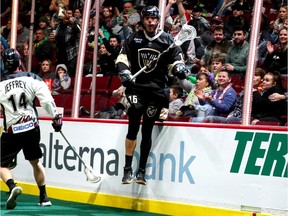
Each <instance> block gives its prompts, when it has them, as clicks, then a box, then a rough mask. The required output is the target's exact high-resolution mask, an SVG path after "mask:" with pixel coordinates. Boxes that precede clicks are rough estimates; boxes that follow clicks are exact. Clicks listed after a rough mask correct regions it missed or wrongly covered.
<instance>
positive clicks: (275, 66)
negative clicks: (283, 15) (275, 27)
mask: <svg viewBox="0 0 288 216" xmlns="http://www.w3.org/2000/svg"><path fill="white" fill-rule="evenodd" d="M267 51H268V53H267V56H266V58H265V60H264V67H266V68H267V69H268V71H274V70H277V71H279V72H280V73H281V74H287V51H288V30H287V27H283V28H282V29H281V30H280V31H279V38H278V44H274V45H273V44H272V43H271V42H270V41H268V42H267Z"/></svg>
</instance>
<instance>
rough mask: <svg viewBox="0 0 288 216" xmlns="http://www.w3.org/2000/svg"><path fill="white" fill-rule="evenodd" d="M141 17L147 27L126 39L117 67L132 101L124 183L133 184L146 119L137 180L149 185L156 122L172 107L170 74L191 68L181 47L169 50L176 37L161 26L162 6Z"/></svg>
mask: <svg viewBox="0 0 288 216" xmlns="http://www.w3.org/2000/svg"><path fill="white" fill-rule="evenodd" d="M141 16H142V17H141V18H142V23H143V28H144V30H139V31H138V32H135V33H133V34H131V35H130V36H129V38H128V39H126V41H125V44H124V46H123V49H122V50H121V51H120V53H119V56H118V58H117V60H116V67H117V69H118V75H119V77H120V79H121V82H122V85H123V86H125V87H126V91H125V93H126V97H127V99H128V100H129V102H130V103H131V107H130V108H129V110H128V116H129V126H128V133H127V135H126V140H125V147H126V153H125V167H124V177H123V178H122V183H123V184H130V183H131V182H132V179H133V176H132V173H133V171H132V159H133V153H134V150H135V147H136V137H137V134H138V131H139V128H140V122H141V119H142V120H143V121H142V130H141V133H142V140H141V145H140V163H139V168H138V170H137V172H136V176H135V181H136V183H138V184H143V185H145V184H146V180H145V171H146V170H145V168H146V163H147V159H148V155H149V152H150V149H151V145H152V140H151V135H152V129H153V125H154V122H155V121H156V120H158V118H159V114H160V112H161V109H162V108H163V107H168V103H169V100H168V96H167V94H165V91H164V89H165V84H166V81H167V75H168V74H172V75H174V76H176V77H178V78H180V79H185V78H186V76H187V74H188V72H189V71H188V70H187V69H186V68H185V64H184V61H183V54H182V50H181V48H180V47H178V46H172V47H171V48H169V49H168V47H170V45H172V44H173V37H172V36H171V35H170V34H168V33H165V32H164V31H163V30H159V29H158V27H159V19H160V13H159V10H158V8H157V7H156V6H147V7H144V8H143V10H142V12H141ZM167 49H168V50H167ZM155 59H156V60H155ZM153 60H154V61H153ZM144 66H148V67H147V69H145V71H143V73H141V74H140V75H139V76H137V78H136V79H135V80H132V79H131V77H132V75H133V74H135V73H137V72H138V71H139V70H140V69H141V68H143V67H144Z"/></svg>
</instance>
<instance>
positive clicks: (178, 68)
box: [172, 63, 190, 80]
mask: <svg viewBox="0 0 288 216" xmlns="http://www.w3.org/2000/svg"><path fill="white" fill-rule="evenodd" d="M172 74H173V75H174V76H176V77H177V78H179V79H180V80H183V79H186V77H187V76H188V75H189V74H190V71H189V70H188V69H187V68H186V67H185V64H183V63H179V64H176V65H175V66H174V67H173V70H172Z"/></svg>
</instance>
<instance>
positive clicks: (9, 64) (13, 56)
mask: <svg viewBox="0 0 288 216" xmlns="http://www.w3.org/2000/svg"><path fill="white" fill-rule="evenodd" d="M3 63H4V68H5V69H6V70H7V71H8V72H10V73H11V72H14V71H15V70H16V69H17V68H19V67H20V64H21V56H20V54H19V53H18V51H17V50H16V49H12V48H8V49H5V50H4V53H3Z"/></svg>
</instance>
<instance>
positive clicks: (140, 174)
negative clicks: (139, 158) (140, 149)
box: [135, 168, 146, 185]
mask: <svg viewBox="0 0 288 216" xmlns="http://www.w3.org/2000/svg"><path fill="white" fill-rule="evenodd" d="M135 181H136V183H137V184H142V185H146V180H145V170H143V169H141V168H139V169H138V171H137V173H136V177H135Z"/></svg>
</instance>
